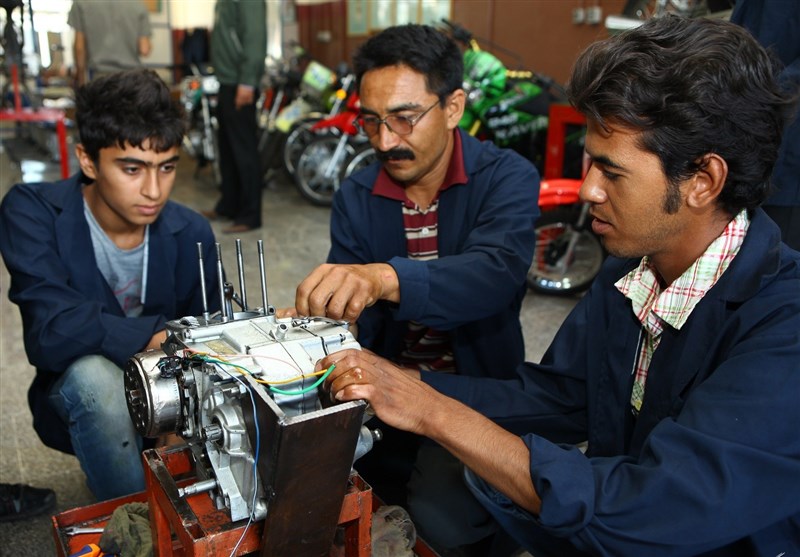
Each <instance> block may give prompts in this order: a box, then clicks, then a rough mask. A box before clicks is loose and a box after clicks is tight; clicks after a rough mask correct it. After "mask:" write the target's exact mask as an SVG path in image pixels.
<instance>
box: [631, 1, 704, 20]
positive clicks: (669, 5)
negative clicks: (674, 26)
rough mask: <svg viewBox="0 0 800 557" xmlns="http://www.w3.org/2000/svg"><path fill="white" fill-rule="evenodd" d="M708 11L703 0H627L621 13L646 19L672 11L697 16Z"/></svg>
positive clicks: (681, 14)
mask: <svg viewBox="0 0 800 557" xmlns="http://www.w3.org/2000/svg"><path fill="white" fill-rule="evenodd" d="M707 12H708V6H707V5H706V1H705V0H628V1H627V2H626V3H625V6H623V8H622V15H624V16H627V17H630V18H634V19H641V20H646V19H650V18H652V17H658V16H663V15H666V14H668V13H674V14H677V15H679V16H681V17H698V16H700V15H703V14H705V13H707Z"/></svg>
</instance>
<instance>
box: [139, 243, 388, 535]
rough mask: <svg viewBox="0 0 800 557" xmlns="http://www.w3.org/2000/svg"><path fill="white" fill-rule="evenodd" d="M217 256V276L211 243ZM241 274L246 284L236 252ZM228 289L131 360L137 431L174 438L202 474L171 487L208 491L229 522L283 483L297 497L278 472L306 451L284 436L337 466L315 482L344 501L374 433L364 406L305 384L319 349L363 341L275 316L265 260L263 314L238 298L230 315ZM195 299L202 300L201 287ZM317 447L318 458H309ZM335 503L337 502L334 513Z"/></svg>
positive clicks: (264, 504) (251, 512) (315, 323)
mask: <svg viewBox="0 0 800 557" xmlns="http://www.w3.org/2000/svg"><path fill="white" fill-rule="evenodd" d="M237 249H240V246H239V244H238V241H237ZM261 249H262V246H261V244H260V243H259V251H260V252H261ZM198 252H199V253H200V254H202V249H201V246H198ZM217 252H218V265H219V266H220V271H219V272H220V276H222V270H221V255H220V250H219V244H217ZM200 265H201V269H202V255H201V259H200ZM240 281H241V285H242V289H243V290H244V280H243V271H242V268H241V255H240ZM220 283H222V281H220ZM224 288H225V291H224V292H225V294H224V295H225V296H227V300H226V303H225V304H223V311H222V312H218V313H216V314H214V315H213V316H212V315H209V314H208V312H207V311H204V314H203V316H198V317H184V318H181V319H179V320H174V321H170V322H168V323H167V325H166V330H167V335H168V336H167V341H166V342H165V343H164V344H163V345H162V349H161V350H149V351H146V352H142V353H139V354H136V355H135V356H134V357H133V358H131V359H130V360H129V361H128V363H127V365H126V367H125V372H124V382H125V391H126V400H127V404H128V410H129V412H130V415H131V419H132V420H133V423H134V425H135V427H136V429H137V431H138V432H139V433H140V434H141V435H142V436H143V437H148V438H155V437H160V436H164V435H167V434H172V433H175V434H177V435H179V436H180V437H182V438H183V439H184V440H185V441H186V443H187V444H188V445H189V448H190V449H191V451H192V454H193V457H194V461H195V472H196V476H197V480H198V481H197V482H196V483H194V484H192V485H188V486H185V487H183V488H180V489H178V495H179V496H180V497H184V496H187V495H192V494H195V493H199V492H208V493H209V495H210V496H211V497H212V499H213V500H214V502H215V505H216V507H217V508H218V509H227V510H229V511H230V515H231V520H232V521H237V520H242V519H246V518H251V519H253V520H260V519H262V518H265V517H266V516H267V514H268V507H269V506H270V504H271V502H274V499H275V498H276V497H279V496H280V495H281V493H280V492H281V490H283V492H285V493H287V494H289V495H293V496H294V497H297V492H296V491H295V492H292V489H294V488H292V487H287V482H286V481H285V479H284V478H285V477H286V475H287V474H286V470H283V469H292V468H294V467H300V468H302V467H303V463H304V461H305V459H306V456H305V454H304V453H302V451H301V452H300V453H298V449H297V448H296V447H294V448H292V447H290V445H291V444H292V443H294V444H297V443H302V444H303V445H304V447H306V448H304V449H302V450H303V451H305V450H307V451H308V459H314V458H320V459H323V460H324V461H325V462H326V466H327V470H331V471H333V472H331V474H330V477H326V478H323V479H322V480H321V481H327V482H333V484H332V485H333V486H334V488H333V489H332V490H331V491H333V492H338V491H341V494H342V495H341V497H343V493H344V489H345V486H346V483H347V477H348V475H349V471H350V469H351V467H352V463H353V461H354V460H355V459H357V458H359V457H360V456H362V455H363V454H365V453H366V452H367V451H369V450H370V449H371V448H372V443H373V441H374V440H376V439H379V438H380V437H379V435H380V433H379V432H377V431H370V430H369V429H367V428H366V427H365V426H363V422H364V421H365V420H366V419H367V416H366V414H365V412H364V410H365V409H366V403H365V402H364V401H353V402H346V403H341V404H335V405H332V404H331V403H330V402H329V401H328V395H327V394H325V395H323V396H322V397H321V396H320V389H319V387H314V388H312V386H313V385H314V383H316V382H318V381H319V377H318V376H314V375H311V374H312V373H314V366H315V364H316V362H317V361H318V360H320V359H321V358H323V357H325V356H326V355H328V354H331V353H333V352H336V351H338V350H343V349H347V348H354V349H360V345H359V344H358V342H357V341H356V340H355V338H354V337H353V335H352V333H351V332H350V331H349V330H348V328H347V327H348V326H347V323H345V322H340V321H334V320H331V319H327V318H313V317H311V318H287V319H278V318H276V317H275V315H274V314H275V310H274V308H272V307H271V306H269V305H268V303H267V299H266V288H265V283H264V273H263V260H262V290H263V300H264V308H266V310H265V309H264V308H258V309H256V310H247V308H246V302H245V303H244V306H245V307H244V309H243V311H241V312H238V313H235V312H233V310H232V304H231V301H232V300H236V296H235V295H233V294H232V288H231V286H230V284H225V285H224ZM221 294H222V292H221ZM242 298H245V297H244V296H242ZM203 299H204V307H205V291H203ZM245 299H246V298H245ZM237 301H238V300H237ZM287 380H288V382H287ZM267 384H269V385H267ZM275 388H277V389H278V390H280V391H283V392H275V390H274V389H275ZM301 390H302V391H305V392H303V393H300V392H299V391H301ZM356 422H357V423H356ZM259 424H260V425H261V430H260V431H259ZM320 436H321V437H322V438H324V439H321V438H320ZM270 443H273V444H275V445H276V446H269V445H270ZM259 445H260V446H259ZM287 447H289V448H287ZM315 448H316V449H318V450H320V451H323V452H324V454H317V455H315V454H314V450H315ZM281 451H282V454H281ZM259 455H260V456H261V460H260V461H258V460H257V459H258V458H259ZM298 455H299V456H298ZM256 464H257V465H258V466H256ZM301 472H302V470H301ZM290 473H291V470H290ZM281 482H283V483H281ZM340 484H341V488H340ZM287 496H288V495H287ZM337 496H338V495H337ZM337 504H338V505H341V500H339V501H338V503H336V502H335V501H333V502H332V503H331V505H332V506H331V508H332V509H334V510H335V508H336V505H337ZM279 506H280V505H279ZM331 512H333V511H331ZM336 512H338V511H336ZM334 518H335V517H334ZM333 526H335V522H334V524H333Z"/></svg>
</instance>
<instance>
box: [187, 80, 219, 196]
mask: <svg viewBox="0 0 800 557" xmlns="http://www.w3.org/2000/svg"><path fill="white" fill-rule="evenodd" d="M189 68H190V71H191V75H189V76H187V77H184V78H183V79H182V80H181V83H180V87H179V88H180V102H181V105H182V106H183V109H184V112H185V114H186V118H187V120H188V123H187V124H188V125H187V131H186V134H185V135H184V136H183V148H184V150H185V151H186V152H187V153H189V156H191V157H192V158H193V159H195V160H196V161H197V167H196V168H195V178H196V177H197V175H198V173H199V172H200V169H202V168H203V167H205V166H207V165H209V164H210V165H211V168H212V171H213V176H214V182H215V183H216V184H219V183H221V182H222V174H221V172H220V169H219V146H218V144H217V128H218V123H217V117H216V114H215V113H216V107H217V95H218V94H219V80H217V78H216V77H215V76H214V75H213V74H211V73H209V71H208V69H203V70H201V69H200V68H199V67H198V66H197V65H196V64H191V65H190V66H189Z"/></svg>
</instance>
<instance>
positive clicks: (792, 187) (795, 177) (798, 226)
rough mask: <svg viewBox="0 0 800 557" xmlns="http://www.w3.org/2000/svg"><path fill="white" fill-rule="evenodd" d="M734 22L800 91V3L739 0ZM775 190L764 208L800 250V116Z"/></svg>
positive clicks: (788, 137) (789, 134)
mask: <svg viewBox="0 0 800 557" xmlns="http://www.w3.org/2000/svg"><path fill="white" fill-rule="evenodd" d="M731 21H732V22H733V23H736V24H738V25H741V26H742V27H744V28H745V29H747V30H748V31H750V33H751V34H752V35H753V36H754V37H755V38H756V40H757V41H758V42H759V43H761V44H762V45H763V46H764V47H766V48H767V49H768V50H771V51H772V52H773V53H774V54H775V55H776V56H777V57H778V58H779V59H780V61H781V62H782V63H783V66H784V69H783V72H782V73H781V75H780V81H781V85H782V86H783V87H785V88H787V90H790V91H793V92H794V94H795V95H798V94H800V2H787V1H786V0H739V1H738V2H737V3H736V7H735V8H734V10H733V14H731ZM772 187H773V191H772V193H771V194H770V196H769V197H768V198H767V200H766V201H765V202H764V205H763V207H764V211H765V212H766V213H767V214H768V215H769V216H770V217H771V218H772V220H774V221H775V222H776V223H777V224H778V227H779V228H780V229H781V238H782V239H783V241H784V242H786V243H787V244H788V245H789V247H791V248H793V249H796V250H800V118H798V115H797V114H795V117H794V120H793V121H792V122H791V123H790V124H789V125H788V126H787V128H786V131H785V132H784V134H783V142H782V143H781V150H780V152H779V153H778V162H776V163H775V170H773V172H772Z"/></svg>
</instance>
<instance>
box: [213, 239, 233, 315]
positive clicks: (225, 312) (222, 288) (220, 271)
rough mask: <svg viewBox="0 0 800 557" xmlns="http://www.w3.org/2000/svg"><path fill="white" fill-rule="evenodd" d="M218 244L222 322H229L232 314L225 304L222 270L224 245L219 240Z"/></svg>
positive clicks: (218, 274)
mask: <svg viewBox="0 0 800 557" xmlns="http://www.w3.org/2000/svg"><path fill="white" fill-rule="evenodd" d="M216 246H217V280H218V281H219V303H220V310H221V311H222V322H223V323H227V322H228V321H229V320H230V316H229V315H228V307H227V305H226V304H225V273H224V272H223V270H222V247H220V245H219V242H216Z"/></svg>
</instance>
